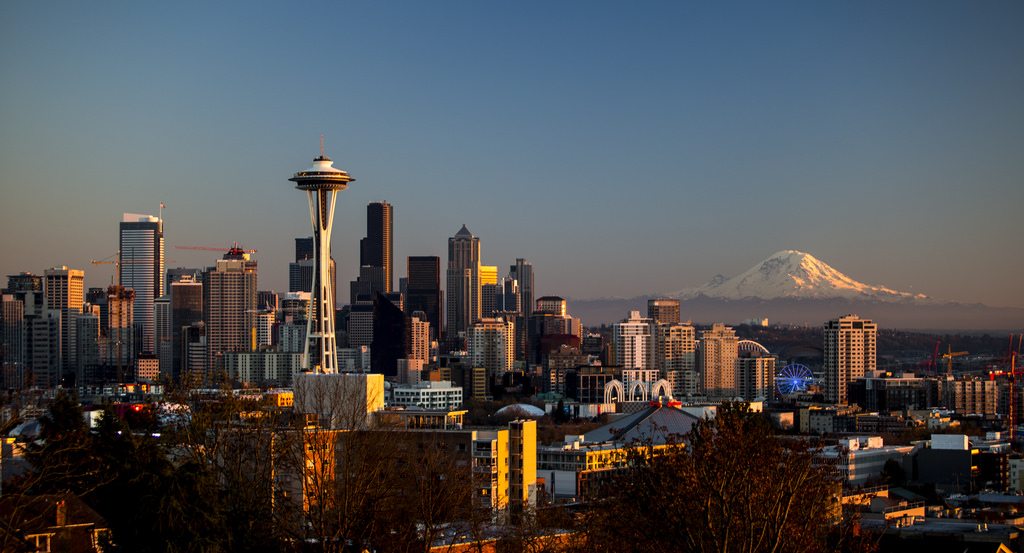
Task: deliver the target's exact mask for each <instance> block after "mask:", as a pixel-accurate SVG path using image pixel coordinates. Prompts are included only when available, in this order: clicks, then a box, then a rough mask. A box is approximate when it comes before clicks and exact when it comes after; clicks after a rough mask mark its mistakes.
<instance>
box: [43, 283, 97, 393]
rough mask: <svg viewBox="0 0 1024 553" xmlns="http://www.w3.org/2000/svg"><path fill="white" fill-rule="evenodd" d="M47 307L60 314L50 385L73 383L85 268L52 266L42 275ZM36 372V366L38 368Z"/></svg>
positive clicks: (76, 364)
mask: <svg viewBox="0 0 1024 553" xmlns="http://www.w3.org/2000/svg"><path fill="white" fill-rule="evenodd" d="M43 286H44V289H45V290H44V292H45V296H46V308H47V309H49V310H51V311H56V312H59V313H60V348H59V367H54V369H55V370H56V372H55V373H54V374H53V375H52V378H53V380H51V385H55V384H57V383H61V382H66V383H67V384H68V385H71V384H73V383H74V380H75V375H76V374H77V371H78V345H77V341H76V340H75V337H76V332H75V330H76V324H75V316H76V315H78V314H80V313H81V312H82V305H83V304H84V302H85V271H79V270H76V269H68V268H67V267H66V266H64V267H55V268H53V269H47V270H46V272H45V273H44V274H43ZM36 370H37V371H38V370H39V368H38V367H37V368H36Z"/></svg>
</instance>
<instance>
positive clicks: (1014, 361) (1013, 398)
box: [1008, 334, 1024, 446]
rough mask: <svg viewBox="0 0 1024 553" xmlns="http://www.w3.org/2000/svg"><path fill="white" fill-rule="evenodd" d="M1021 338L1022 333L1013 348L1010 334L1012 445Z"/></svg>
mask: <svg viewBox="0 0 1024 553" xmlns="http://www.w3.org/2000/svg"><path fill="white" fill-rule="evenodd" d="M1021 339H1024V334H1021V335H1019V336H1018V338H1017V349H1016V350H1014V349H1013V334H1011V335H1010V355H1009V358H1010V359H1009V361H1010V370H1009V373H1008V374H1009V377H1010V445H1011V446H1012V445H1013V444H1014V443H1015V442H1014V440H1015V439H1016V433H1017V371H1018V370H1019V369H1018V368H1017V354H1018V353H1019V352H1020V344H1021V342H1020V341H1021ZM1022 373H1024V371H1022Z"/></svg>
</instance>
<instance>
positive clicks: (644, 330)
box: [538, 302, 654, 369]
mask: <svg viewBox="0 0 1024 553" xmlns="http://www.w3.org/2000/svg"><path fill="white" fill-rule="evenodd" d="M538 303H539V302H538ZM653 327H654V323H653V321H651V319H646V318H643V317H641V316H640V312H639V311H630V313H629V318H628V319H626V320H625V321H621V322H618V323H615V324H614V325H612V343H613V344H614V346H615V364H616V365H619V366H621V367H622V368H623V369H653V368H654V360H653V356H652V354H653V352H654V329H653Z"/></svg>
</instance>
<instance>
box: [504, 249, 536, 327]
mask: <svg viewBox="0 0 1024 553" xmlns="http://www.w3.org/2000/svg"><path fill="white" fill-rule="evenodd" d="M509 276H510V277H512V278H514V279H515V280H516V282H517V283H518V287H519V306H518V311H519V312H520V313H522V315H523V317H529V316H530V315H531V314H533V265H532V264H530V263H527V262H526V260H525V259H522V258H517V259H516V264H515V265H512V266H511V267H509Z"/></svg>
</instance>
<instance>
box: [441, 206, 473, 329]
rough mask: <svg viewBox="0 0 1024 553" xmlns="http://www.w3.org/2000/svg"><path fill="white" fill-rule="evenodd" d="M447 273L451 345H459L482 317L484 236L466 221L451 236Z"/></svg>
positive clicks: (448, 325) (448, 327) (448, 326)
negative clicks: (468, 227) (482, 243)
mask: <svg viewBox="0 0 1024 553" xmlns="http://www.w3.org/2000/svg"><path fill="white" fill-rule="evenodd" d="M447 277H448V278H447V290H448V309H447V311H448V313H447V315H448V317H447V321H446V323H445V324H446V325H447V330H446V332H447V334H446V339H447V341H448V343H449V346H457V345H459V344H461V342H462V338H464V337H465V334H466V331H467V330H468V329H469V327H470V325H472V324H473V323H475V322H476V321H478V320H480V239H479V238H477V237H475V236H473V233H471V232H469V229H467V228H466V225H462V228H461V229H459V232H457V233H455V236H453V237H451V238H449V239H448V273H447Z"/></svg>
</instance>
